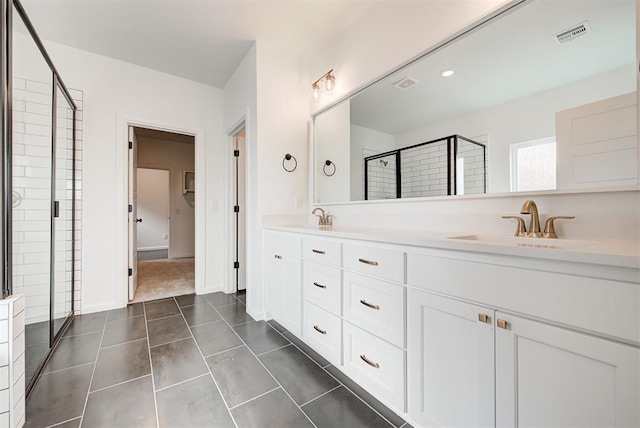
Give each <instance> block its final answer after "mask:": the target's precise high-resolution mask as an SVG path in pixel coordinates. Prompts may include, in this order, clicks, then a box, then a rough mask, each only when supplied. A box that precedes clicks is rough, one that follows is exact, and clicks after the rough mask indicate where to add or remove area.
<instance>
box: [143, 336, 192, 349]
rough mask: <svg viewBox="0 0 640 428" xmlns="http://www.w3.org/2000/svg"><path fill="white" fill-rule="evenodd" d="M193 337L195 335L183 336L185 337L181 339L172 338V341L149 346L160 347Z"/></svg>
mask: <svg viewBox="0 0 640 428" xmlns="http://www.w3.org/2000/svg"><path fill="white" fill-rule="evenodd" d="M192 338H193V337H183V338H181V339H176V340H172V341H171V342H167V343H159V344H157V345H153V346H149V347H148V348H149V349H151V348H157V347H159V346H164V345H168V344H170V343H176V342H182V341H183V340H189V339H192Z"/></svg>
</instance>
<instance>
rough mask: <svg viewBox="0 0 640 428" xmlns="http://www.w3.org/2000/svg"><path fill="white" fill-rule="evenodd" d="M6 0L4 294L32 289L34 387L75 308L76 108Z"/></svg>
mask: <svg viewBox="0 0 640 428" xmlns="http://www.w3.org/2000/svg"><path fill="white" fill-rule="evenodd" d="M3 3H4V4H3V9H4V10H5V12H6V18H7V24H8V25H6V26H4V25H3V31H4V32H5V34H3V40H4V42H5V43H6V44H5V43H3V60H4V61H3V63H4V64H5V67H4V70H3V71H4V73H3V74H5V75H3V79H5V81H4V82H3V84H4V92H6V96H5V97H3V111H4V112H3V138H2V147H3V155H4V156H3V208H4V210H3V220H4V221H3V225H2V226H3V241H4V242H3V243H4V246H3V258H4V267H5V271H4V272H3V273H4V275H3V297H6V296H7V295H16V294H24V295H25V297H26V307H25V324H26V325H25V365H26V367H25V371H26V379H25V384H26V385H27V394H28V393H29V391H30V390H31V388H32V387H33V385H34V383H35V381H36V379H37V376H38V374H39V372H40V371H41V370H42V367H43V366H44V363H45V362H46V359H47V358H48V356H49V355H50V351H51V349H52V348H53V347H54V346H55V343H56V341H57V340H59V337H60V335H61V332H62V331H63V329H64V328H65V326H66V325H67V324H68V323H69V322H70V320H71V318H72V316H73V314H74V279H75V275H76V273H75V259H76V256H75V247H74V242H75V234H76V227H75V223H76V222H75V209H76V207H75V199H76V198H75V193H76V173H75V156H76V155H75V154H76V139H75V134H76V129H75V127H76V125H75V124H76V111H77V108H76V104H75V102H74V100H73V98H72V97H71V95H70V92H69V91H68V89H67V88H66V86H65V85H64V83H63V82H62V80H61V79H60V76H59V74H58V72H57V70H56V68H55V66H54V65H53V62H52V61H51V58H50V57H49V55H48V54H47V51H46V49H45V48H44V45H43V43H42V42H41V40H40V39H39V37H38V35H37V34H36V31H35V29H34V28H33V25H32V24H31V22H30V20H29V18H28V16H27V15H26V13H25V10H24V8H23V7H22V5H21V4H20V2H19V1H17V0H3Z"/></svg>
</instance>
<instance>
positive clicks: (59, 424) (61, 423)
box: [46, 416, 81, 428]
mask: <svg viewBox="0 0 640 428" xmlns="http://www.w3.org/2000/svg"><path fill="white" fill-rule="evenodd" d="M80 418H81V416H76V417H75V418H71V419H67V420H66V421H62V422H58V423H57V424H55V425H48V426H47V427H46V428H54V427H59V426H61V425H63V424H66V423H67V422H71V421H75V420H76V419H80Z"/></svg>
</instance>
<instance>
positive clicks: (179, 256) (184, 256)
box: [169, 254, 196, 260]
mask: <svg viewBox="0 0 640 428" xmlns="http://www.w3.org/2000/svg"><path fill="white" fill-rule="evenodd" d="M195 257H196V256H195V254H171V258H170V259H169V260H171V259H193V258H195Z"/></svg>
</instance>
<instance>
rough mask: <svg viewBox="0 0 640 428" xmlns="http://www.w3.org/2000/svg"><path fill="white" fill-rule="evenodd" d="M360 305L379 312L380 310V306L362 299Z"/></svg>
mask: <svg viewBox="0 0 640 428" xmlns="http://www.w3.org/2000/svg"><path fill="white" fill-rule="evenodd" d="M360 303H362V304H363V305H365V306H366V307H367V308H371V309H375V310H377V311H379V310H380V306H378V305H374V304H373V303H369V302H367V301H366V300H364V299H362V300H360Z"/></svg>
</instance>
